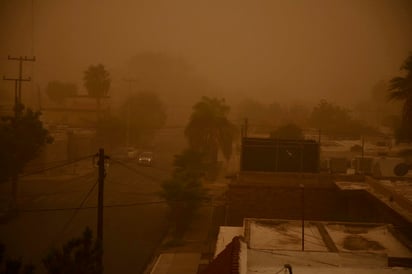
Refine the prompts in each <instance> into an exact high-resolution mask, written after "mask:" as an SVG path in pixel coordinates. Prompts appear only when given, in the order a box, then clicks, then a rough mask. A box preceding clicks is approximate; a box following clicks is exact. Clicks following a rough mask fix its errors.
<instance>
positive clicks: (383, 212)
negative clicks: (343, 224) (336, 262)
mask: <svg viewBox="0 0 412 274" xmlns="http://www.w3.org/2000/svg"><path fill="white" fill-rule="evenodd" d="M246 177H247V178H248V179H246ZM246 177H243V178H241V177H240V178H239V179H238V180H234V181H233V182H232V183H231V184H229V189H228V192H227V206H226V225H233V226H240V225H242V224H243V219H244V218H273V219H301V218H302V208H303V207H302V204H303V205H304V212H303V213H304V216H305V219H306V220H323V221H354V222H374V223H390V224H393V225H394V226H395V228H398V229H399V230H400V231H403V232H404V233H406V234H407V235H408V238H410V239H411V240H412V223H410V222H408V221H407V220H405V218H403V217H402V216H401V215H400V214H398V213H397V212H396V211H394V210H393V209H391V208H390V207H388V206H387V205H386V204H384V203H382V202H381V201H380V200H379V199H377V198H376V197H375V196H373V195H372V194H370V193H369V192H367V191H366V190H339V189H338V188H337V187H336V186H335V185H334V184H333V177H319V178H316V177H315V176H303V177H302V176H301V177H300V178H299V177H297V176H295V177H294V176H293V175H290V174H286V175H285V174H284V176H282V174H277V175H262V176H256V181H253V180H252V178H251V177H250V176H249V175H248V176H246ZM263 177H266V179H267V178H271V180H270V181H266V182H264V181H265V180H264V179H263ZM300 184H304V185H305V187H304V189H302V188H301V187H299V185H300ZM302 195H303V196H302ZM302 201H303V202H302Z"/></svg>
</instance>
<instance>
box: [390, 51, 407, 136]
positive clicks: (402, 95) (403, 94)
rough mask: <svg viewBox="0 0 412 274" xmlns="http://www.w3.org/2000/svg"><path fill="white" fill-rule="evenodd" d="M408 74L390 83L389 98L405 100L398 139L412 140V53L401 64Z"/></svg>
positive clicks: (393, 79) (395, 78)
mask: <svg viewBox="0 0 412 274" xmlns="http://www.w3.org/2000/svg"><path fill="white" fill-rule="evenodd" d="M401 70H404V71H405V73H406V75H405V76H404V77H400V76H398V77H394V78H392V80H391V81H390V83H389V91H390V93H389V100H399V101H403V108H402V124H401V127H400V128H399V129H398V130H397V139H398V141H401V140H404V141H411V140H412V53H411V54H410V55H409V57H408V58H407V59H406V60H405V62H404V63H403V65H402V66H401Z"/></svg>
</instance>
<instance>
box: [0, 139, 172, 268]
mask: <svg viewBox="0 0 412 274" xmlns="http://www.w3.org/2000/svg"><path fill="white" fill-rule="evenodd" d="M173 149H175V150H173ZM173 149H170V151H166V152H160V153H158V155H156V156H157V158H156V162H155V164H154V166H153V167H143V166H138V165H137V163H136V161H121V163H119V162H116V161H111V164H110V166H109V167H108V168H107V177H106V179H105V206H106V208H105V210H104V267H105V273H106V274H111V273H140V272H141V271H142V270H143V268H144V265H145V264H146V263H147V262H148V260H149V259H150V257H151V255H152V252H153V250H154V249H155V248H156V247H157V246H158V244H159V243H160V241H161V239H162V237H163V235H164V233H165V231H166V228H167V212H168V208H167V205H166V204H164V203H159V202H158V201H159V200H161V198H160V197H159V195H158V193H159V191H160V184H161V182H162V180H164V179H165V178H167V177H168V176H170V170H171V163H172V159H173V155H174V154H176V153H179V152H180V151H179V148H178V147H174V148H173ZM81 165H82V166H86V167H87V166H88V165H90V166H91V165H92V164H91V161H90V160H88V161H87V162H84V163H81ZM86 169H87V168H86ZM96 182H97V169H96V170H93V168H92V167H90V168H89V172H85V174H84V175H82V176H81V177H78V178H70V177H67V176H63V178H59V177H47V176H32V177H26V178H22V180H21V183H20V208H22V209H23V210H22V212H21V213H20V214H19V215H18V216H17V217H15V218H13V219H11V220H9V221H8V222H5V223H2V224H0V242H3V243H4V244H5V245H6V250H7V254H8V255H10V256H12V257H22V258H23V260H24V262H27V263H28V262H33V263H35V264H36V265H38V268H41V263H40V262H41V258H43V257H44V256H45V255H46V254H47V251H48V250H49V249H50V248H51V247H52V246H57V247H60V246H61V245H62V243H65V242H67V240H69V239H71V238H73V237H77V236H80V235H81V233H82V231H83V230H84V228H85V227H86V226H89V227H91V228H92V229H93V233H94V235H96V219H97V209H96V208H93V207H95V206H96V205H97V186H96V187H95V188H94V189H93V191H92V192H91V195H90V196H89V198H88V199H87V200H85V202H84V204H83V208H88V207H89V208H88V209H81V210H77V211H76V210H74V209H67V208H76V207H79V205H80V204H81V203H82V201H83V200H84V199H85V197H86V195H87V193H88V192H89V191H90V189H92V187H93V185H95V184H96ZM1 190H2V192H3V193H2V194H3V195H4V191H7V188H6V187H4V186H3V187H2V188H1ZM90 207H91V208H90ZM49 209H53V210H49ZM75 212H77V213H76V214H75ZM39 272H41V271H40V269H39Z"/></svg>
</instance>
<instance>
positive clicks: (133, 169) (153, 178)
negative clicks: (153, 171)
mask: <svg viewBox="0 0 412 274" xmlns="http://www.w3.org/2000/svg"><path fill="white" fill-rule="evenodd" d="M112 161H113V162H114V163H117V164H119V165H121V166H122V167H125V168H127V169H128V170H130V171H133V172H134V173H136V174H138V175H140V176H142V177H146V178H148V179H150V180H152V181H155V182H161V181H163V179H160V178H156V177H154V176H151V175H148V174H145V173H143V172H139V171H138V170H136V169H135V168H133V167H131V166H128V165H126V164H125V163H123V162H121V161H119V160H114V159H112Z"/></svg>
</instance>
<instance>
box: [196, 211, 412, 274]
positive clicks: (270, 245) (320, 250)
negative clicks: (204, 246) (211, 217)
mask: <svg viewBox="0 0 412 274" xmlns="http://www.w3.org/2000/svg"><path fill="white" fill-rule="evenodd" d="M303 231H304V234H303V235H304V242H303V243H304V244H303V245H302V222H301V221H298V220H269V219H252V218H251V219H245V221H244V225H243V227H221V228H220V231H219V235H218V241H217V245H216V252H215V260H214V261H219V265H218V266H216V265H215V266H214V267H215V269H213V262H214V261H213V262H212V263H211V264H210V266H209V268H208V269H206V271H205V272H204V273H216V271H219V269H216V267H222V265H224V264H223V263H222V260H223V259H224V258H225V257H228V253H229V254H232V258H233V256H238V257H239V261H238V262H237V263H236V264H233V261H231V262H227V263H228V264H231V265H232V266H233V265H234V266H236V267H237V270H236V271H233V272H219V273H242V274H243V273H244V274H251V273H254V274H256V273H281V272H282V271H284V270H285V272H284V273H287V272H286V269H285V265H286V266H290V267H291V268H293V271H294V273H331V272H332V271H333V272H334V273H364V274H368V273H411V268H407V267H402V266H405V265H408V266H409V267H410V265H411V262H412V251H411V250H409V249H408V248H407V247H406V246H405V245H403V243H402V242H400V241H399V240H398V239H397V238H396V235H394V234H393V232H392V229H391V225H387V224H373V223H344V222H313V221H306V222H305V223H304V230H303ZM236 241H239V243H238V244H237V246H240V248H238V249H239V250H238V252H237V254H235V253H236V252H234V251H236V249H234V248H233V245H234V242H236ZM228 248H229V249H230V252H228V251H227V250H228ZM302 248H303V249H304V250H303V251H302ZM221 254H226V255H225V256H222V255H221ZM208 271H209V272H208ZM210 271H212V272H210ZM213 271H214V272H213ZM282 273H283V272H282Z"/></svg>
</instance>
